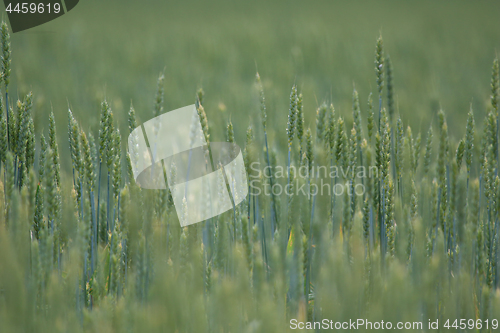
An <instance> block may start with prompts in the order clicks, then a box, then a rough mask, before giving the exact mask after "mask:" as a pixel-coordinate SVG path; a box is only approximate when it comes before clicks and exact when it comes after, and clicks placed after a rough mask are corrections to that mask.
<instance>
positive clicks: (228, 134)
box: [226, 119, 234, 143]
mask: <svg viewBox="0 0 500 333" xmlns="http://www.w3.org/2000/svg"><path fill="white" fill-rule="evenodd" d="M226 139H227V142H230V143H233V142H234V128H233V123H232V122H231V119H229V121H228V122H227V131H226Z"/></svg>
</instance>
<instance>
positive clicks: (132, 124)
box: [127, 103, 137, 134]
mask: <svg viewBox="0 0 500 333" xmlns="http://www.w3.org/2000/svg"><path fill="white" fill-rule="evenodd" d="M127 120H128V133H129V134H130V133H132V131H133V130H134V129H136V127H137V120H136V116H135V109H134V106H133V105H132V103H130V109H129V110H128V118H127Z"/></svg>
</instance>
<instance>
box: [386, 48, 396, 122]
mask: <svg viewBox="0 0 500 333" xmlns="http://www.w3.org/2000/svg"><path fill="white" fill-rule="evenodd" d="M385 63H386V77H387V109H388V111H389V121H390V123H391V124H393V122H392V120H393V119H394V91H393V90H394V88H393V83H392V62H391V57H390V56H389V54H388V55H387V57H386V58H385Z"/></svg>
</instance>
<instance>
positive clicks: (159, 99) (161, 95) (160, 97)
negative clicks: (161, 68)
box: [153, 74, 165, 117]
mask: <svg viewBox="0 0 500 333" xmlns="http://www.w3.org/2000/svg"><path fill="white" fill-rule="evenodd" d="M164 84H165V76H164V75H163V74H160V76H159V77H158V82H157V88H156V98H155V106H154V112H153V115H154V116H155V117H158V116H159V115H161V114H162V113H163V101H164V99H165V90H164Z"/></svg>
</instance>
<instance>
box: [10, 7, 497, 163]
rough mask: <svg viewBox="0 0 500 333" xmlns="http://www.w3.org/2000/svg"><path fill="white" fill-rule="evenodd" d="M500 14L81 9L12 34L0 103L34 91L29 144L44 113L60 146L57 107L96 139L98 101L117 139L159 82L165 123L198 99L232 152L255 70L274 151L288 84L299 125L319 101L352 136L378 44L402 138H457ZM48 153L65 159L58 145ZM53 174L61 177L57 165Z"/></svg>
mask: <svg viewBox="0 0 500 333" xmlns="http://www.w3.org/2000/svg"><path fill="white" fill-rule="evenodd" d="M2 6H3V4H2ZM2 10H3V8H2ZM4 13H5V12H4ZM499 14H500V1H498V0H495V1H474V2H473V1H453V2H451V1H405V2H402V1H363V2H360V1H356V2H346V1H342V2H341V1H322V0H315V1H277V2H270V1H267V2H265V1H231V2H229V1H227V2H223V1H195V2H193V1H182V3H181V2H170V1H123V0H120V1H108V0H106V1H94V0H82V1H80V4H79V5H78V6H77V7H76V8H75V9H74V10H72V11H71V12H69V13H68V14H66V15H64V16H63V17H61V18H59V19H57V20H54V21H52V22H49V23H47V24H44V25H42V26H39V27H36V28H33V29H30V30H27V31H25V32H20V33H16V34H13V35H12V50H13V60H12V68H13V69H12V79H11V82H12V86H11V89H10V91H11V96H12V97H11V98H12V99H16V98H17V97H18V96H21V98H22V95H23V94H25V93H26V92H28V91H29V90H32V91H33V93H34V97H35V108H34V112H35V123H36V125H35V126H36V131H37V136H38V134H39V133H40V131H42V130H44V131H46V130H47V127H48V122H47V116H48V113H49V111H50V109H51V108H53V109H54V112H55V114H56V121H57V124H58V127H59V129H60V130H59V132H60V135H61V140H62V139H63V138H64V135H67V134H64V132H65V130H63V129H65V127H66V124H67V116H66V110H67V106H68V104H69V105H70V106H71V108H72V110H73V111H74V113H75V116H76V118H77V119H79V121H80V122H81V123H82V125H83V127H84V129H89V128H90V129H92V130H93V131H97V126H98V121H99V117H98V115H99V104H100V102H101V101H102V100H103V98H105V97H106V98H107V99H108V101H110V102H111V106H112V108H113V111H114V113H115V117H116V118H117V119H118V121H119V122H120V124H121V126H122V132H123V133H126V132H125V131H124V130H125V126H126V112H127V111H128V108H129V106H130V103H131V101H132V102H133V104H134V106H135V108H136V110H137V113H138V117H139V119H140V120H142V121H145V120H148V119H149V118H151V117H152V113H153V111H152V109H153V99H154V95H155V89H156V80H157V77H158V75H159V73H160V72H161V71H163V70H164V72H165V110H166V111H167V110H172V109H175V108H179V107H182V106H185V105H189V104H192V103H193V102H194V96H195V92H196V90H197V89H198V88H200V87H202V88H203V89H204V90H205V92H206V97H205V105H206V110H207V114H208V119H209V122H210V123H211V124H215V125H222V124H224V123H225V122H226V121H227V119H229V117H231V119H232V121H233V124H234V127H235V132H236V139H237V141H238V142H239V143H240V144H242V143H243V138H244V131H245V128H246V127H247V126H248V124H249V123H250V122H253V123H256V122H257V121H258V117H257V115H258V106H257V99H256V93H255V91H254V89H253V88H254V86H253V85H254V81H255V80H254V78H255V72H256V70H257V69H258V71H259V72H260V74H261V77H262V79H263V82H264V88H265V91H266V96H267V101H268V111H269V126H271V127H273V129H271V134H270V135H271V138H270V142H272V143H273V144H275V145H279V144H283V143H284V139H285V135H284V133H285V126H286V117H287V112H288V103H289V100H288V99H289V94H290V88H291V86H292V84H293V83H297V85H298V87H299V89H300V90H301V91H302V92H303V94H304V105H305V108H304V109H305V112H306V123H309V124H310V125H311V126H314V123H313V122H314V118H313V117H314V114H315V111H316V108H317V106H318V105H319V104H321V103H322V102H323V101H327V102H328V103H329V102H330V101H332V102H333V103H334V105H335V107H336V109H337V110H339V111H340V113H341V114H342V115H343V116H344V117H346V119H347V121H348V123H350V119H351V118H352V116H351V95H352V89H353V86H354V85H355V86H356V89H357V90H358V91H359V93H360V98H361V101H362V108H363V109H362V110H363V111H366V100H367V97H368V94H369V93H370V92H372V91H373V92H374V93H375V90H376V85H375V72H374V49H375V42H376V39H377V37H378V36H379V35H380V33H382V35H383V38H384V45H385V50H386V52H387V53H389V54H390V56H391V59H392V63H393V67H394V89H395V94H396V107H397V110H399V113H400V114H401V115H402V118H403V121H404V123H405V125H407V124H411V125H412V127H413V128H414V131H415V130H418V129H421V130H424V131H426V130H427V128H428V126H429V124H430V123H431V122H434V123H436V120H435V119H434V118H435V117H436V113H437V111H438V109H439V108H440V107H442V108H443V109H444V110H445V111H446V112H447V114H448V116H449V120H448V125H449V129H450V133H451V135H452V136H454V137H455V138H456V137H458V136H459V135H462V134H463V132H464V130H465V118H466V114H467V111H468V109H469V106H470V104H471V103H472V104H473V107H474V109H475V112H476V114H477V115H478V116H477V117H476V119H482V118H483V116H484V114H485V112H486V110H487V105H488V100H489V83H490V73H491V64H492V60H493V58H494V57H495V54H496V52H497V51H498V50H499V49H500V19H499ZM4 17H5V15H4ZM375 100H376V98H375ZM364 118H365V119H366V116H364ZM433 119H434V120H433ZM479 125H480V124H479ZM462 127H464V128H462ZM348 128H349V127H348ZM273 130H274V131H273ZM223 133H224V132H223V131H215V130H214V131H212V137H213V140H223V139H224V137H223ZM60 145H61V146H62V149H63V152H62V153H63V154H67V151H66V150H67V145H66V144H64V142H60ZM63 156H64V155H63ZM62 161H63V163H66V165H65V166H66V169H67V170H68V168H69V159H65V158H63V159H62Z"/></svg>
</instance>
